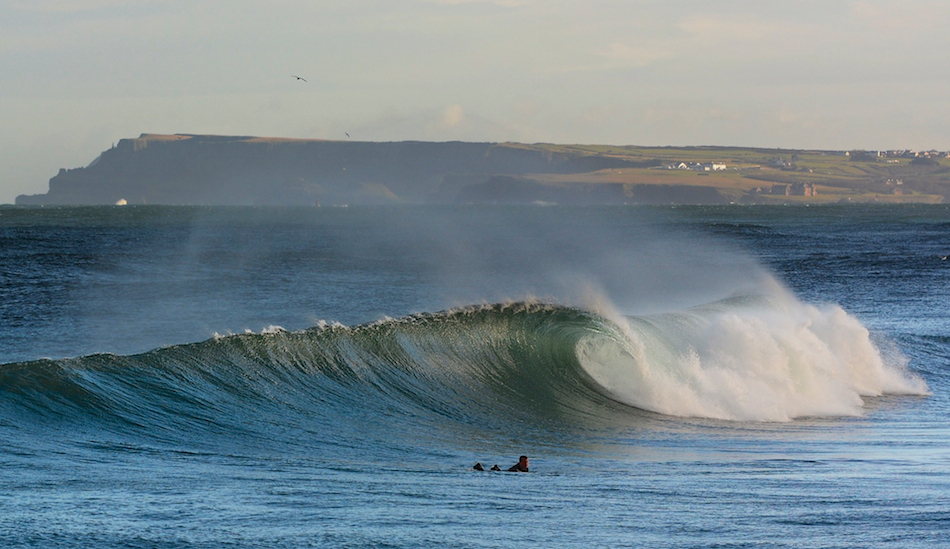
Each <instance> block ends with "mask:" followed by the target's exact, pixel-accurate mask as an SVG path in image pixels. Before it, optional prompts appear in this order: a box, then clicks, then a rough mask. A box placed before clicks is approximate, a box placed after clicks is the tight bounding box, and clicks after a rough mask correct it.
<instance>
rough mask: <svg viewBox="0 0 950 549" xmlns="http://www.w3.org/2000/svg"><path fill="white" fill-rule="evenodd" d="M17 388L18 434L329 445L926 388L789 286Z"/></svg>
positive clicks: (27, 367) (474, 317) (124, 360)
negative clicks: (26, 421)
mask: <svg viewBox="0 0 950 549" xmlns="http://www.w3.org/2000/svg"><path fill="white" fill-rule="evenodd" d="M0 393H2V395H0V396H2V398H0V401H2V405H0V410H3V414H2V416H0V421H9V422H10V423H13V422H15V421H19V420H21V419H22V418H23V417H24V414H26V415H29V416H31V417H32V418H33V419H34V420H35V419H37V418H40V419H41V420H42V421H44V422H70V423H72V424H79V425H85V424H89V423H95V424H107V425H108V426H109V428H110V429H119V430H123V431H125V430H129V429H131V430H137V431H141V432H142V433H147V434H148V436H151V437H159V438H164V437H170V438H174V437H175V436H176V433H181V432H192V433H193V432H195V431H201V432H207V433H212V434H221V435H225V436H234V435H235V434H241V435H242V436H247V437H251V438H253V437H261V438H272V437H274V436H277V435H275V433H276V434H278V435H279V434H280V433H289V435H288V436H297V435H293V433H298V432H299V431H300V430H301V429H302V430H304V431H306V432H308V433H310V434H311V436H312V437H314V438H317V439H319V438H320V437H326V438H327V440H330V437H329V435H327V433H329V432H332V431H334V430H339V429H342V428H347V429H353V430H361V429H362V430H365V429H367V428H368V426H373V425H376V426H382V427H383V428H384V429H389V428H390V427H391V426H393V425H396V426H398V425H400V424H406V423H412V422H423V423H426V424H429V425H441V426H445V425H458V426H465V425H469V426H479V427H480V428H483V429H486V430H491V429H495V428H501V427H503V426H504V425H511V424H522V425H527V424H531V425H537V424H538V423H545V424H560V425H565V424H566V425H569V426H570V425H574V426H581V427H583V426H589V425H594V424H596V423H597V422H598V421H606V420H608V419H609V420H610V421H611V422H615V421H617V418H623V417H632V416H633V415H637V414H639V415H640V416H642V415H643V411H648V412H655V413H658V414H665V415H668V416H681V417H703V418H717V419H724V420H738V421H789V420H793V419H795V418H801V417H826V416H853V415H859V414H861V413H862V406H863V403H864V401H863V398H864V397H867V396H874V395H882V394H912V395H923V394H927V387H926V385H925V383H924V382H923V381H922V380H921V379H920V378H918V377H917V376H915V375H913V374H912V373H910V372H909V371H908V369H907V368H906V360H905V359H904V358H903V357H902V356H901V355H900V354H899V353H894V352H887V353H885V352H883V351H882V350H881V347H880V346H879V345H877V344H875V341H874V338H873V337H872V335H871V334H870V333H869V331H868V330H867V329H866V328H865V327H864V326H863V325H862V324H861V323H860V322H859V321H858V320H857V319H856V318H854V317H853V316H851V315H849V314H847V313H846V312H845V311H844V310H842V309H841V308H840V307H838V306H835V305H827V306H814V305H807V304H803V303H801V302H799V301H797V300H796V299H794V298H793V297H791V296H788V295H784V294H782V293H781V292H779V293H778V295H771V296H743V297H734V298H731V299H727V300H723V301H717V302H714V303H710V304H707V305H704V306H701V307H695V308H691V309H687V310H684V311H680V312H675V313H665V314H656V315H649V316H617V315H611V314H598V313H593V312H589V311H585V310H581V309H577V308H571V307H564V306H559V305H551V304H545V303H539V302H518V303H504V304H491V305H482V306H471V307H466V308H460V309H453V310H449V311H444V312H438V313H424V314H417V315H412V316H409V317H404V318H398V319H387V320H383V321H379V322H375V323H372V324H366V325H360V326H355V327H346V326H342V325H328V324H321V325H319V326H316V327H314V328H311V329H308V330H305V331H300V332H286V331H283V330H281V329H279V328H270V329H268V330H266V331H265V332H263V333H258V334H240V335H229V336H220V337H215V338H212V339H210V340H207V341H204V342H200V343H194V344H188V345H180V346H173V347H167V348H161V349H156V350H154V351H151V352H148V353H144V354H139V355H132V356H117V355H92V356H86V357H80V358H74V359H65V360H56V361H53V360H41V361H33V362H24V363H16V364H7V365H4V366H0ZM3 417H5V418H6V419H2V418H3ZM396 430H398V427H397V428H396Z"/></svg>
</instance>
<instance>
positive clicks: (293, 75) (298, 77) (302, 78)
mask: <svg viewBox="0 0 950 549" xmlns="http://www.w3.org/2000/svg"><path fill="white" fill-rule="evenodd" d="M290 76H291V77H292V78H296V79H297V80H303V81H304V82H306V81H307V79H306V78H304V77H302V76H297V75H296V74H291V75H290Z"/></svg>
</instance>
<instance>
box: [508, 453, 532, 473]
mask: <svg viewBox="0 0 950 549" xmlns="http://www.w3.org/2000/svg"><path fill="white" fill-rule="evenodd" d="M508 472H509V473H527V472H528V456H521V457H519V458H518V463H515V464H514V465H512V466H511V467H509V468H508Z"/></svg>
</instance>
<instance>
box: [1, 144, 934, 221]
mask: <svg viewBox="0 0 950 549" xmlns="http://www.w3.org/2000/svg"><path fill="white" fill-rule="evenodd" d="M859 152H860V151H853V152H841V151H807V150H785V149H747V148H738V147H637V146H612V145H556V144H521V143H466V142H458V141H455V142H441V143H438V142H421V141H400V142H387V143H378V142H357V141H321V140H309V139H275V138H260V137H226V136H210V135H186V134H176V135H155V134H143V135H142V136H140V137H138V138H135V139H123V140H121V141H119V143H118V144H117V145H116V146H114V147H112V148H111V149H109V150H107V151H105V152H103V153H102V154H100V155H99V157H98V158H96V159H95V160H94V161H93V162H92V163H91V164H89V165H88V166H86V167H85V168H75V169H69V170H67V169H63V170H60V171H59V173H58V174H57V175H56V176H55V177H53V178H52V179H50V182H49V192H47V193H46V194H37V195H21V196H19V197H17V199H16V203H17V204H23V205H29V204H35V205H43V204H62V205H73V204H168V205H234V206H244V205H300V206H314V205H327V206H332V205H344V204H347V205H349V204H352V205H364V204H422V203H429V204H450V203H489V204H494V203H507V204H512V203H514V204H532V203H556V204H722V203H746V204H789V203H854V202H887V203H906V202H930V203H938V202H946V201H948V200H950V153H937V152H936V151H927V152H924V153H920V152H913V151H887V152H883V151H879V152H878V153H877V154H875V155H870V154H866V153H865V154H858V153H859Z"/></svg>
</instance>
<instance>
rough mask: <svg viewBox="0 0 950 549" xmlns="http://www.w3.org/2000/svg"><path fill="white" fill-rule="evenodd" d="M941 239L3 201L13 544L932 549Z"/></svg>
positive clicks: (705, 214) (543, 210) (810, 217)
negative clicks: (517, 468) (520, 462)
mask: <svg viewBox="0 0 950 549" xmlns="http://www.w3.org/2000/svg"><path fill="white" fill-rule="evenodd" d="M948 236H950V209H948V208H947V207H945V206H899V207H875V206H849V207H838V206H828V207H820V208H814V207H812V208H805V207H687V208H684V207H679V208H674V207H585V208H561V207H501V206H498V207H452V208H421V207H401V208H345V209H344V208H340V209H319V208H307V209H253V208H162V207H143V208H138V207H136V208H128V207H123V208H113V207H106V208H36V209H27V208H4V209H0V290H2V296H3V299H2V302H0V336H2V338H0V341H2V343H0V363H3V365H2V366H0V441H2V442H0V471H2V474H0V544H3V545H5V546H36V547H76V546H98V547H258V546H276V547H341V546H342V547H430V546H447V547H510V546H515V545H521V546H530V547H552V546H553V547H641V546H649V547H713V546H718V547H861V546H865V547H870V546H874V547H880V546H893V547H934V546H940V545H941V544H946V542H945V541H944V538H945V537H946V532H947V531H948V526H950V503H948V500H947V498H946V495H945V494H946V493H948V484H950V474H948V472H950V467H948V466H950V450H948V447H950V445H948V442H950V430H948V427H947V423H946V417H947V412H948V399H947V397H946V395H947V386H948V379H947V364H948V360H950V316H948V312H947V311H948V309H947V307H946V305H947V303H950V299H948V298H950V295H948V293H950V290H948V288H950V284H948V282H950V280H948V278H950V276H948V275H950V264H948V262H946V261H944V260H943V259H942V257H943V256H946V254H947V253H950V250H948V249H947V248H948V246H950V239H948ZM520 454H527V455H529V456H530V458H531V469H532V472H531V473H528V474H515V473H491V472H481V473H480V472H476V471H473V470H472V469H471V467H472V465H473V464H474V463H475V462H476V461H478V462H482V463H484V464H486V465H490V464H494V463H498V464H499V465H501V466H502V468H504V469H507V467H508V466H510V465H511V464H513V463H514V462H515V461H516V460H517V456H518V455H520Z"/></svg>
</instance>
